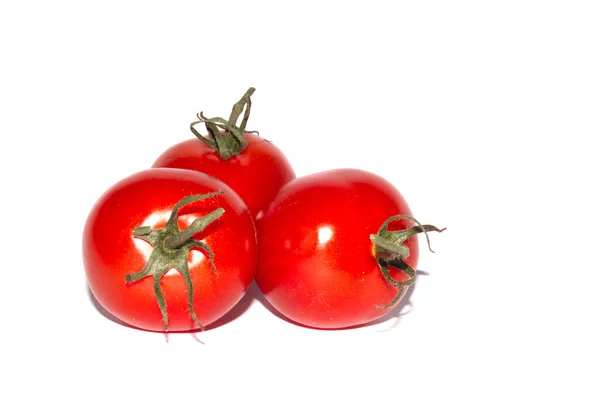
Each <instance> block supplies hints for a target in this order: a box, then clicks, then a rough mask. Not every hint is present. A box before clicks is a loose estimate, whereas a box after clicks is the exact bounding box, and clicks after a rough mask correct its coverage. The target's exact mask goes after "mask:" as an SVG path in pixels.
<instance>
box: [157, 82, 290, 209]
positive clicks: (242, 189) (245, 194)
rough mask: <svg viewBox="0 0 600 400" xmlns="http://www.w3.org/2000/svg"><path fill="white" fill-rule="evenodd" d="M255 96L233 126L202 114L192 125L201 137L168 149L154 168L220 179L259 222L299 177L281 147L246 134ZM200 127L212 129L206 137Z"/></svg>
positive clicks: (246, 99)
mask: <svg viewBox="0 0 600 400" xmlns="http://www.w3.org/2000/svg"><path fill="white" fill-rule="evenodd" d="M252 93H254V88H250V89H248V91H247V92H246V93H245V94H244V96H242V98H241V99H240V100H239V101H238V102H237V103H236V104H234V106H233V110H232V113H231V115H230V117H229V119H228V120H227V121H225V119H224V118H218V117H216V118H207V117H205V116H204V113H199V114H198V120H197V121H194V122H192V123H191V124H190V129H191V131H192V133H193V134H194V136H195V138H194V139H189V140H185V141H183V142H180V143H177V144H175V145H173V146H171V147H170V148H168V149H167V150H165V151H164V152H163V153H162V154H160V155H159V156H158V158H157V159H156V161H155V162H154V164H153V165H152V167H153V168H181V169H189V170H195V171H200V172H204V173H207V174H209V175H211V176H214V177H216V178H218V179H220V180H221V181H223V182H224V183H226V184H227V185H228V186H230V187H231V188H232V189H233V190H234V191H235V192H236V193H237V194H238V195H239V196H240V197H241V198H242V199H243V200H244V202H245V203H246V205H247V206H248V209H249V210H250V213H251V214H252V216H253V217H256V215H257V214H258V212H259V211H260V210H261V209H262V208H264V207H265V206H266V205H267V204H268V203H269V202H270V201H271V200H272V199H273V198H274V197H275V195H276V194H277V192H278V191H279V189H280V188H281V186H283V185H284V184H285V183H287V182H289V181H291V180H293V179H294V178H296V174H295V172H294V169H293V168H292V165H291V164H290V162H289V161H288V159H287V158H286V156H285V154H284V153H283V152H282V151H281V150H280V149H279V148H277V146H275V145H274V144H273V143H272V142H270V141H268V140H265V139H263V138H262V137H260V136H259V135H258V133H257V132H253V131H248V130H246V124H247V122H248V118H249V116H250V108H251V104H252V102H251V101H250V96H251V95H252ZM242 114H243V115H242ZM240 118H241V122H240V123H239V125H238V120H239V119H240ZM200 125H202V126H204V127H205V128H206V133H205V134H202V133H201V132H199V130H198V129H197V127H198V126H200Z"/></svg>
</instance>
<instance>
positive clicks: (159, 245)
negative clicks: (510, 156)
mask: <svg viewBox="0 0 600 400" xmlns="http://www.w3.org/2000/svg"><path fill="white" fill-rule="evenodd" d="M220 194H224V192H222V191H219V192H212V193H206V194H200V195H192V196H187V197H184V198H183V199H181V200H180V201H179V202H177V204H175V205H174V206H173V210H172V211H171V215H170V217H169V220H168V221H167V224H166V225H165V227H164V228H159V229H152V228H151V227H147V226H143V227H136V228H134V229H133V232H132V235H133V237H139V238H141V239H143V240H146V241H148V242H149V243H150V244H152V246H153V247H152V252H151V253H150V256H149V257H148V260H147V261H146V264H145V265H144V267H143V268H142V269H141V270H140V271H137V272H134V273H131V274H127V275H125V281H126V282H129V283H134V282H137V281H139V280H142V279H144V278H146V277H152V279H153V280H154V294H155V296H156V302H157V303H158V307H159V309H160V312H161V315H162V319H163V323H164V329H165V331H167V330H168V329H169V319H168V313H167V305H166V301H165V297H164V294H163V292H162V289H161V287H160V280H161V278H162V277H163V275H164V274H165V273H166V272H167V271H168V270H170V269H171V268H174V269H176V270H177V271H178V272H179V274H180V275H181V276H182V278H183V279H184V281H185V284H186V288H187V292H188V306H189V313H190V317H191V318H192V320H193V321H194V322H195V323H196V325H197V326H198V327H199V328H200V329H202V330H204V326H203V325H202V324H201V323H200V321H199V320H198V317H197V316H196V311H195V310H194V306H193V304H194V302H193V298H194V287H193V285H192V279H191V275H190V270H189V265H188V253H189V252H190V250H191V249H192V248H198V247H199V248H201V249H203V250H204V251H206V252H207V253H208V255H209V262H210V267H211V269H212V270H213V272H215V273H216V268H215V265H214V255H213V252H212V250H211V249H210V247H209V246H208V245H207V244H206V243H204V242H201V241H199V240H195V239H192V237H193V236H194V235H196V234H197V233H199V232H202V231H204V230H205V229H206V228H207V227H208V226H209V225H210V224H212V223H213V222H215V221H216V220H218V219H219V218H221V216H222V215H223V213H224V212H225V210H224V209H223V208H217V209H216V210H213V211H212V212H210V213H209V214H207V215H205V216H203V217H200V218H197V219H196V220H194V221H193V222H192V223H191V224H190V225H189V226H188V227H187V228H186V229H184V230H183V231H180V230H179V226H178V224H177V217H178V215H179V210H180V209H181V207H184V206H186V205H188V204H191V203H194V202H196V201H200V200H205V199H207V198H210V197H213V196H217V195H220Z"/></svg>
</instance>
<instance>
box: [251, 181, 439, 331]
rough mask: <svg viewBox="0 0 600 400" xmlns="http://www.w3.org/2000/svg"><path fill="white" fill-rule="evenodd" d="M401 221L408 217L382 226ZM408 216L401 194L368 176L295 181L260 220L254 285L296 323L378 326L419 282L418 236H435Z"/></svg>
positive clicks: (332, 325) (262, 214)
mask: <svg viewBox="0 0 600 400" xmlns="http://www.w3.org/2000/svg"><path fill="white" fill-rule="evenodd" d="M398 215H403V216H407V218H398V217H396V218H393V219H392V222H391V223H389V225H387V226H386V224H384V222H386V220H388V218H390V217H392V216H398ZM410 216H411V212H410V209H409V207H408V205H407V204H406V201H405V200H404V198H403V197H402V195H401V194H400V193H399V192H398V190H396V189H395V188H394V186H392V185H391V184H390V183H389V182H387V181H386V180H384V179H383V178H381V177H379V176H377V175H374V174H372V173H369V172H365V171H360V170H353V169H339V170H331V171H326V172H321V173H317V174H314V175H309V176H304V177H300V178H298V179H295V180H293V181H291V182H289V183H288V184H286V185H284V186H283V187H282V189H281V191H280V192H279V193H278V194H277V196H276V197H275V199H274V200H273V201H272V203H271V204H270V205H269V206H268V208H266V209H265V211H264V213H261V215H259V216H258V218H257V221H256V222H257V231H258V246H259V253H260V257H259V266H258V270H257V275H256V277H255V279H256V282H257V284H258V286H259V288H260V289H261V291H262V292H263V294H264V295H265V297H266V298H267V300H268V301H269V302H270V303H271V304H272V305H273V306H274V307H275V309H277V310H278V311H279V312H281V313H282V314H283V315H284V316H286V317H287V318H289V319H291V320H293V321H296V322H297V323H300V324H303V325H307V326H312V327H317V328H344V327H350V326H355V325H359V324H364V323H367V322H370V321H373V320H375V319H377V318H379V317H381V316H382V315H384V314H385V313H387V312H388V311H389V310H390V309H391V307H393V306H394V305H395V304H397V303H398V302H399V301H400V299H401V298H402V296H403V294H404V291H405V289H406V287H407V286H408V285H410V284H411V283H412V282H413V281H414V276H415V268H416V267H417V261H418V257H419V248H418V242H417V237H416V236H414V235H415V234H416V233H419V232H423V230H425V231H431V230H438V229H437V228H435V227H432V226H431V225H425V226H423V225H420V224H418V225H415V222H414V221H413V220H412V219H411V218H412V217H410ZM387 222H389V221H387ZM387 222H386V223H387ZM380 228H381V232H380V235H377V234H378V232H379V231H380ZM438 231H439V230H438ZM371 235H375V236H373V237H372V236H371ZM373 241H376V242H377V243H378V245H377V246H376V245H374V243H373ZM380 244H381V245H382V246H385V248H382V247H380V246H379V245H380ZM394 250H397V251H398V252H397V253H395V252H394ZM386 276H387V278H386Z"/></svg>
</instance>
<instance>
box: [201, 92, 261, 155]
mask: <svg viewBox="0 0 600 400" xmlns="http://www.w3.org/2000/svg"><path fill="white" fill-rule="evenodd" d="M255 90H256V89H254V88H253V87H251V88H249V89H248V90H247V91H246V93H245V94H244V95H243V96H242V98H241V99H240V100H239V101H238V102H237V103H235V104H234V105H233V108H232V110H231V114H230V115H229V119H228V120H225V119H224V118H219V117H215V118H207V117H205V116H204V113H203V112H200V113H198V114H197V117H198V121H194V122H192V123H191V124H190V130H191V131H192V133H193V134H194V135H195V136H196V137H197V138H198V139H200V140H201V141H202V142H203V143H205V144H206V145H208V146H210V147H212V148H213V149H215V150H216V151H217V153H218V154H219V156H220V157H221V158H222V159H223V160H227V159H229V158H231V157H233V156H234V155H236V154H240V153H241V152H242V151H243V150H244V149H245V148H246V146H247V145H248V143H247V142H246V139H244V132H246V124H247V123H248V118H250V109H251V108H252V101H251V100H250V96H252V94H253V93H254V91H255ZM242 112H243V113H244V116H243V117H242V122H241V124H240V126H237V121H238V119H239V118H240V115H242ZM197 124H204V125H205V127H206V130H207V132H208V137H206V136H204V135H201V134H200V132H198V131H197V130H196V128H195V125H197Z"/></svg>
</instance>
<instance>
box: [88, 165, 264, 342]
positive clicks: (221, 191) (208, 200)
mask: <svg viewBox="0 0 600 400" xmlns="http://www.w3.org/2000/svg"><path fill="white" fill-rule="evenodd" d="M82 244H83V247H82V251H83V253H82V254H83V261H84V267H85V272H86V278H87V281H88V285H89V287H90V290H91V292H92V293H93V295H94V297H95V298H96V300H97V301H98V303H99V304H100V305H101V306H102V307H103V308H105V309H106V310H107V311H108V312H109V313H111V314H112V315H114V316H115V317H116V318H118V319H119V320H121V321H123V322H124V323H126V324H128V325H130V326H133V327H136V328H139V329H144V330H150V331H169V332H175V331H191V330H198V329H204V327H206V326H210V324H211V323H213V322H215V321H216V320H217V319H219V318H220V317H222V316H223V315H225V314H226V313H227V312H228V311H229V310H231V308H233V307H234V306H235V304H237V303H238V301H239V300H240V299H241V298H242V297H243V295H244V294H245V293H246V291H247V290H248V287H249V286H250V283H251V282H252V279H253V277H254V274H255V271H256V263H257V247H256V231H255V227H254V221H253V219H252V216H251V215H250V212H249V210H248V208H247V206H246V205H245V203H244V202H243V200H242V199H241V198H240V197H239V196H238V195H237V194H236V193H235V192H234V191H233V190H232V189H231V188H230V187H229V186H227V185H226V184H224V183H223V182H221V181H220V180H218V179H216V178H214V177H211V176H209V175H207V174H204V173H201V172H197V171H189V170H181V169H167V168H153V169H148V170H144V171H141V172H138V173H136V174H133V175H131V176H129V177H127V178H125V179H123V180H121V181H119V182H117V183H116V184H115V185H113V186H112V187H110V188H109V189H108V190H107V191H106V192H105V193H104V194H103V195H102V196H101V197H100V198H99V199H98V201H97V202H96V204H95V205H94V206H93V207H92V209H91V211H90V213H89V215H88V218H87V220H86V223H85V227H84V232H83V243H82ZM190 294H191V295H190Z"/></svg>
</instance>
